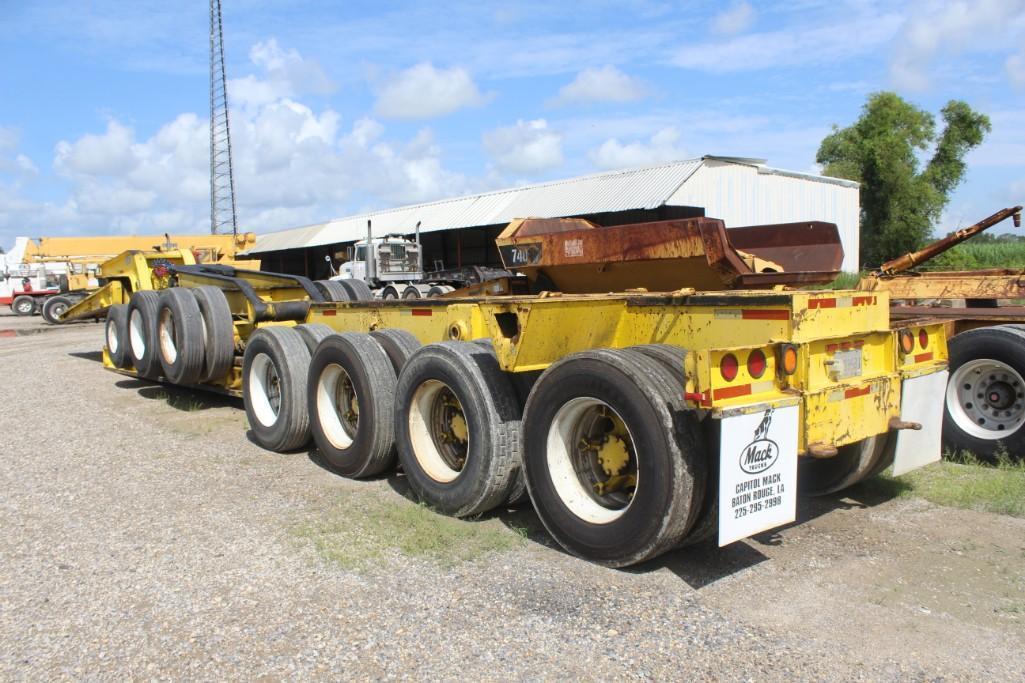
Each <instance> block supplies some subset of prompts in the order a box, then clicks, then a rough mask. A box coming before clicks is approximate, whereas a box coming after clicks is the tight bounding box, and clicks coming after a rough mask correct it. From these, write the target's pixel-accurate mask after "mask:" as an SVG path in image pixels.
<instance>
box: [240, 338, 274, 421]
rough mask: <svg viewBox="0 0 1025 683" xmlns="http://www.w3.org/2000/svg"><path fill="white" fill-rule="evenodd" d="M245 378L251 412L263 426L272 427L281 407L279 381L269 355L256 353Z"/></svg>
mask: <svg viewBox="0 0 1025 683" xmlns="http://www.w3.org/2000/svg"><path fill="white" fill-rule="evenodd" d="M247 379H248V382H247V386H248V390H249V405H250V406H252V408H253V414H254V415H255V416H256V419H257V420H258V421H259V422H260V424H262V425H263V426H264V427H273V426H274V423H275V422H277V421H278V411H279V410H280V409H281V382H280V379H279V378H278V371H277V368H275V367H274V363H273V361H271V359H270V356H268V355H267V354H265V353H260V354H257V356H256V358H254V359H253V363H252V365H250V366H249V377H248V378H247Z"/></svg>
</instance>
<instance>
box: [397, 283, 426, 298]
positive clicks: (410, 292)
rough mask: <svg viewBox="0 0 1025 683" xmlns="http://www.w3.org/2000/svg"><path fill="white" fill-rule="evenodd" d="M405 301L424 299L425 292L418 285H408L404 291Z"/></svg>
mask: <svg viewBox="0 0 1025 683" xmlns="http://www.w3.org/2000/svg"><path fill="white" fill-rule="evenodd" d="M402 298H403V299H422V298H423V292H421V291H420V288H419V287H417V286H416V285H406V288H405V289H403V290H402Z"/></svg>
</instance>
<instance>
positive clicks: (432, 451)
mask: <svg viewBox="0 0 1025 683" xmlns="http://www.w3.org/2000/svg"><path fill="white" fill-rule="evenodd" d="M446 390H448V392H451V391H452V390H451V389H450V388H449V387H448V386H447V385H446V384H445V383H444V382H439V381H438V380H434V379H430V380H427V381H426V382H424V383H423V384H421V385H420V386H419V387H417V389H416V391H415V392H414V393H413V400H412V401H410V405H409V441H410V445H411V446H412V447H413V456H414V457H415V458H416V461H417V463H418V464H419V465H420V468H421V469H422V470H423V471H424V472H425V473H426V474H427V476H429V477H430V478H431V479H433V480H435V481H437V482H440V483H442V484H447V483H449V482H452V481H454V480H455V479H456V478H457V477H459V475H460V474H462V472H463V470H464V469H465V467H466V466H465V463H464V465H463V467H461V468H460V469H456V468H454V467H452V465H451V464H450V463H449V462H447V461H446V459H445V457H444V456H443V455H442V453H441V449H440V448H439V447H438V440H439V439H442V435H441V434H438V433H437V431H438V430H437V425H436V424H435V422H436V421H435V420H434V419H432V415H434V414H435V413H436V411H437V409H438V406H437V403H438V401H440V400H441V398H442V393H443V392H445V391H446ZM463 414H464V415H465V413H463ZM464 419H465V417H464ZM470 446H471V444H470V438H469V434H467V438H466V453H467V455H468V454H469V453H470Z"/></svg>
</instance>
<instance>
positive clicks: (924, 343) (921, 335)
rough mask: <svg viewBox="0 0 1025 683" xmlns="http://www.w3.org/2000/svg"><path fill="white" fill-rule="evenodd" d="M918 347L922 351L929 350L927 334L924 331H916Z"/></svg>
mask: <svg viewBox="0 0 1025 683" xmlns="http://www.w3.org/2000/svg"><path fill="white" fill-rule="evenodd" d="M918 345H919V346H921V347H922V348H923V349H927V348H929V333H928V332H926V331H925V330H924V329H922V330H919V331H918Z"/></svg>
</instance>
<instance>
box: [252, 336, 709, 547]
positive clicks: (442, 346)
mask: <svg viewBox="0 0 1025 683" xmlns="http://www.w3.org/2000/svg"><path fill="white" fill-rule="evenodd" d="M312 342H315V343H312ZM685 353H686V352H685V351H684V350H683V349H679V348H676V347H669V346H661V345H651V346H641V347H634V348H630V349H619V350H612V349H598V350H594V351H586V352H582V353H577V354H572V355H570V356H567V357H566V358H563V359H561V360H560V361H558V362H557V363H555V364H553V365H552V366H550V367H549V368H548V369H547V370H546V371H544V372H543V373H540V376H539V377H538V376H536V375H534V374H530V375H527V374H524V373H516V374H513V373H506V372H503V371H502V369H501V367H500V366H499V364H498V359H497V358H496V356H495V353H494V351H493V349H492V346H491V344H490V342H489V341H487V340H480V341H477V342H441V343H436V344H429V345H426V346H421V345H420V343H419V342H418V341H417V340H416V338H415V337H414V336H413V335H412V334H410V333H409V332H406V331H404V330H398V329H383V330H376V331H374V332H371V333H370V334H357V333H350V332H346V333H341V334H336V333H334V332H332V331H331V330H330V329H329V328H327V327H326V326H323V325H299V326H297V327H294V328H287V327H264V328H262V329H260V330H258V331H257V332H256V333H255V334H254V335H253V336H252V337H250V339H249V341H248V343H247V345H246V352H245V356H244V359H243V368H242V378H243V395H244V400H245V407H246V413H247V416H248V418H249V424H250V427H251V429H252V433H253V438H254V440H256V441H257V442H258V443H259V444H260V445H262V446H264V447H266V448H268V449H271V450H276V451H289V450H295V449H299V448H302V447H304V446H305V445H306V444H307V443H308V442H309V441H310V439H312V440H313V441H314V442H315V443H316V446H317V449H318V451H319V452H320V454H321V456H322V457H323V459H324V460H325V461H326V463H327V464H328V465H329V466H330V467H332V468H333V469H334V470H335V471H337V472H338V473H339V474H341V475H343V476H347V477H354V478H358V477H370V476H374V475H381V474H384V473H387V472H390V471H391V470H393V469H395V468H396V466H401V468H402V470H403V472H404V474H405V477H406V480H407V482H408V484H409V486H410V488H411V490H412V491H413V493H414V494H415V495H416V497H417V498H419V499H420V500H422V501H424V502H425V503H427V504H428V505H430V506H431V507H433V508H434V509H435V510H437V511H438V512H441V513H445V514H449V515H454V516H458V517H472V516H476V515H480V514H483V513H486V512H488V511H489V510H493V509H495V508H500V507H503V506H508V505H513V504H516V503H519V502H520V501H522V500H525V499H526V497H527V496H528V495H529V497H530V499H531V501H532V503H533V505H534V507H535V509H536V510H537V512H538V514H539V516H540V518H541V520H542V522H543V523H544V525H545V527H546V528H547V529H548V531H549V532H550V533H551V534H552V536H553V537H554V538H555V539H556V540H557V541H558V542H559V543H560V544H561V545H562V546H563V547H564V548H566V549H567V550H568V551H570V552H572V553H574V554H576V555H579V556H581V557H585V558H587V559H590V560H593V561H595V562H599V563H601V564H605V565H608V566H626V565H630V564H635V563H637V562H641V561H644V560H646V559H649V558H652V557H655V556H656V555H659V554H660V553H662V552H665V551H666V550H669V549H670V548H672V547H674V546H677V545H681V544H687V543H691V542H697V541H700V540H703V539H705V538H708V537H709V536H711V535H712V534H714V532H715V529H716V508H715V494H714V485H715V473H714V472H713V471H710V469H709V462H710V460H709V458H708V457H707V453H706V451H705V439H704V437H703V435H702V433H701V429H700V425H699V422H698V420H697V417H696V415H695V414H694V411H692V410H690V409H688V408H687V407H686V406H685V405H684V403H683V398H682V396H681V393H682V392H680V391H679V387H680V386H682V379H683V378H682V374H683V358H684V355H685ZM530 380H534V381H532V382H531V381H530Z"/></svg>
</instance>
